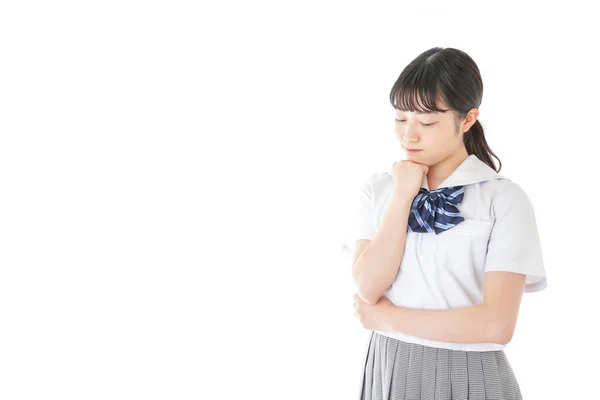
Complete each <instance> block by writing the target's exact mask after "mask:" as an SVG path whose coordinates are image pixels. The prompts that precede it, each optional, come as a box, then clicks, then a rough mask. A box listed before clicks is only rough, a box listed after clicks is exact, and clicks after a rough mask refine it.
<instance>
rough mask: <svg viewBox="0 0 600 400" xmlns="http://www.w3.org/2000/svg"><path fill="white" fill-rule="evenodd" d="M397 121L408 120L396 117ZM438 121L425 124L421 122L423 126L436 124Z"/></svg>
mask: <svg viewBox="0 0 600 400" xmlns="http://www.w3.org/2000/svg"><path fill="white" fill-rule="evenodd" d="M396 121H397V122H406V120H405V119H398V118H396ZM436 123H437V122H432V123H431V124H424V123H422V122H420V124H421V125H423V126H431V125H435V124H436Z"/></svg>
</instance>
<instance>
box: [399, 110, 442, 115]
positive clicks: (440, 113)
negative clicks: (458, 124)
mask: <svg viewBox="0 0 600 400" xmlns="http://www.w3.org/2000/svg"><path fill="white" fill-rule="evenodd" d="M449 111H450V110H444V111H402V110H398V109H396V113H407V114H416V115H444V114H449Z"/></svg>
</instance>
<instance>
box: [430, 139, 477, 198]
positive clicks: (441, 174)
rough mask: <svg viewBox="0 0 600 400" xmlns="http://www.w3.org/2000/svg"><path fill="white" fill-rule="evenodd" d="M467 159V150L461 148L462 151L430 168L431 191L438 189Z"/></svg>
mask: <svg viewBox="0 0 600 400" xmlns="http://www.w3.org/2000/svg"><path fill="white" fill-rule="evenodd" d="M467 157H469V154H468V153H467V150H466V149H465V148H464V147H461V149H460V150H458V151H456V152H454V153H453V154H451V155H450V156H448V157H446V158H445V159H443V160H442V161H440V162H438V163H437V164H435V165H432V166H430V167H429V170H428V172H427V186H429V190H435V189H437V188H438V186H439V185H440V184H442V182H444V181H445V180H446V178H448V177H449V176H450V175H451V174H452V172H454V170H455V169H456V168H458V166H459V165H460V164H462V163H463V161H465V160H466V159H467Z"/></svg>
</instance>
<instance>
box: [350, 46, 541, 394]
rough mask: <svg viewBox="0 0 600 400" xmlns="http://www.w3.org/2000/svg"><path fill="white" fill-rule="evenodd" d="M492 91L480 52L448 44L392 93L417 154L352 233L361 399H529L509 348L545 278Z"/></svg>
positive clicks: (370, 203) (375, 195) (380, 188)
mask: <svg viewBox="0 0 600 400" xmlns="http://www.w3.org/2000/svg"><path fill="white" fill-rule="evenodd" d="M482 93H483V83H482V80H481V76H480V72H479V69H478V67H477V65H476V64H475V62H474V61H473V60H472V59H471V57H469V56H468V55H467V54H466V53H464V52H463V51H460V50H457V49H453V48H439V47H436V48H432V49H430V50H428V51H425V52H424V53H422V54H421V55H419V56H418V57H417V58H416V59H415V60H414V61H412V62H411V63H410V64H409V65H408V66H407V67H406V68H405V69H404V71H402V73H401V74H400V77H399V78H398V80H397V81H396V83H395V84H394V86H393V88H392V90H391V93H390V101H391V103H392V106H393V107H394V108H395V110H396V121H395V133H396V136H397V138H398V140H399V141H400V143H401V146H402V149H403V151H404V152H405V154H406V160H402V161H398V162H395V163H394V165H393V166H392V168H391V171H390V172H389V173H388V172H381V173H375V174H373V175H371V176H370V177H369V178H368V179H367V180H366V182H365V183H364V185H363V186H362V188H361V190H360V196H359V207H358V214H357V216H358V223H357V225H356V232H355V236H354V239H355V241H354V261H353V266H352V276H353V278H354V280H355V282H356V285H357V289H358V293H357V294H355V295H354V307H355V315H356V316H357V317H358V318H359V320H360V322H361V323H362V325H363V327H364V328H366V329H369V330H370V331H371V333H370V340H369V344H368V346H367V349H366V356H365V360H364V366H363V373H362V381H361V385H360V399H362V400H371V399H373V400H375V399H376V400H383V399H386V400H401V399H407V400H413V399H434V400H442V399H444V400H446V399H481V400H484V399H502V400H504V399H506V400H508V399H521V398H522V396H521V391H520V389H519V384H518V382H517V379H516V376H515V374H514V372H513V370H512V368H511V365H510V363H509V361H508V359H507V357H506V355H505V353H504V351H503V348H504V347H505V345H506V344H507V343H508V342H509V341H510V340H511V338H512V336H513V332H514V329H515V325H516V321H517V314H518V311H519V304H520V301H521V297H522V293H523V292H534V291H539V290H541V289H544V288H545V287H546V274H545V270H544V265H543V261H542V254H541V247H540V240H539V236H538V231H537V226H536V221H535V216H534V211H533V207H532V204H531V202H530V200H529V197H528V196H527V194H526V193H525V191H524V190H523V189H522V188H521V187H520V186H519V185H518V184H517V183H515V182H512V181H510V180H509V179H507V178H505V177H503V176H501V175H499V173H498V172H499V171H500V169H501V167H502V163H501V162H500V160H499V159H498V157H496V155H495V154H494V153H493V152H492V151H491V149H490V148H489V146H488V145H487V142H486V140H485V136H484V131H483V127H482V126H481V124H480V123H479V121H478V120H477V118H478V115H479V110H478V107H479V105H480V104H481V100H482ZM491 156H494V157H495V158H496V159H497V160H498V162H499V163H500V167H499V168H498V169H496V166H495V164H494V162H493V161H492V158H491Z"/></svg>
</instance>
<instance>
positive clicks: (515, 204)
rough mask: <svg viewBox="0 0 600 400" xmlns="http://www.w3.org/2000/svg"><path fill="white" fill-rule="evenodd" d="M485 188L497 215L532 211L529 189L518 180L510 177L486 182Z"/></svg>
mask: <svg viewBox="0 0 600 400" xmlns="http://www.w3.org/2000/svg"><path fill="white" fill-rule="evenodd" d="M485 190H486V191H487V194H488V196H489V198H490V200H491V206H492V211H493V212H494V214H495V215H496V216H498V215H499V214H505V213H508V212H510V213H515V212H516V213H517V214H522V213H523V212H532V211H533V205H532V203H531V199H530V197H529V195H528V194H527V191H526V190H525V189H524V188H523V187H522V186H521V185H520V184H519V183H517V182H514V181H512V180H510V179H508V178H501V179H494V180H491V181H488V182H486V185H485Z"/></svg>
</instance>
